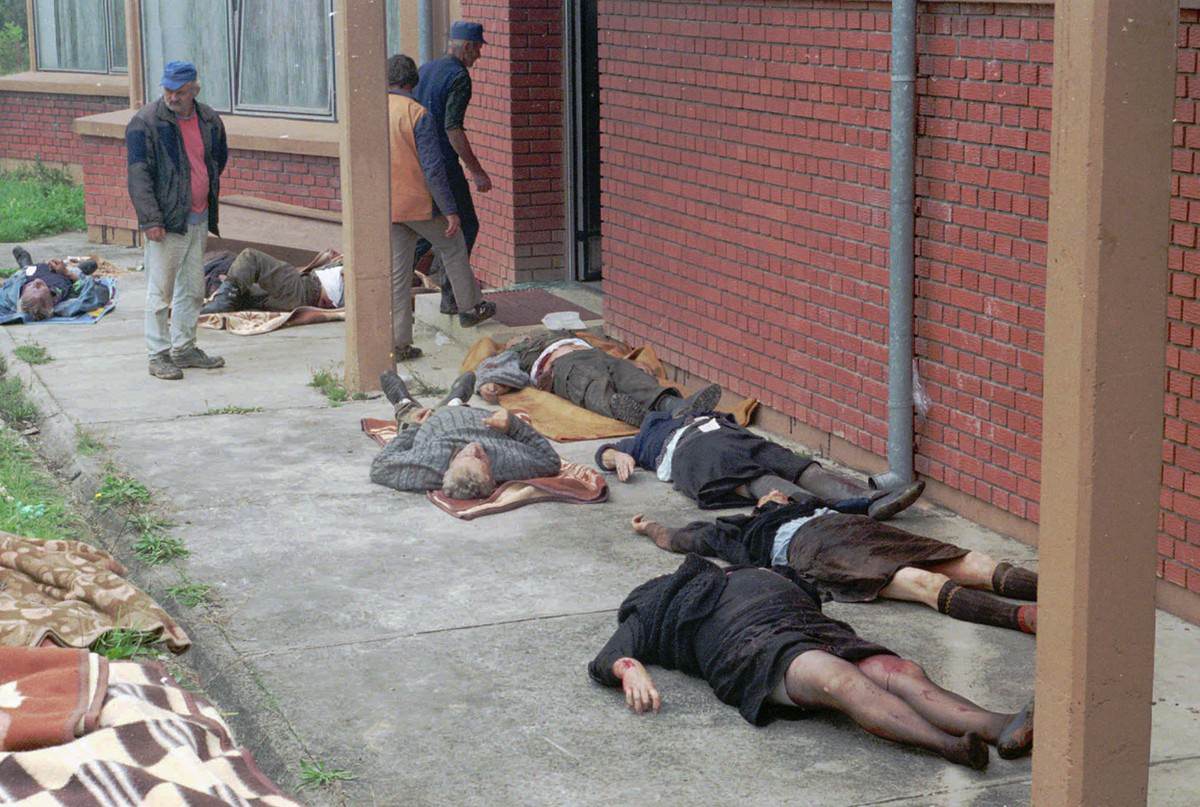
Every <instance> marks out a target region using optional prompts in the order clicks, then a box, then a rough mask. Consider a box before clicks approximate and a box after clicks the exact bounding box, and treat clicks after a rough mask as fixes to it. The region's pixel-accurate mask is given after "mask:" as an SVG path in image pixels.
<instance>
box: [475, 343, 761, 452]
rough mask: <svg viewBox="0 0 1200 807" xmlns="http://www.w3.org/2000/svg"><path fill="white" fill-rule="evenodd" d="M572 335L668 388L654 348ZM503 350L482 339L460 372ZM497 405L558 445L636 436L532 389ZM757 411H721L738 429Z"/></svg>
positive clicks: (744, 404)
mask: <svg viewBox="0 0 1200 807" xmlns="http://www.w3.org/2000/svg"><path fill="white" fill-rule="evenodd" d="M575 335H576V336H578V337H579V338H581V339H583V340H584V341H585V342H587V343H588V344H590V345H592V346H593V347H595V348H598V349H600V350H603V351H604V352H605V353H607V354H609V355H610V356H616V357H617V358H619V359H628V360H629V361H632V362H634V363H635V364H637V365H638V366H639V367H641V368H642V369H643V370H645V371H646V372H648V373H650V375H652V376H654V377H655V378H657V379H658V381H659V383H660V384H662V385H663V386H670V385H669V384H668V383H667V371H666V368H664V367H663V365H662V362H660V361H659V360H658V355H657V354H655V352H654V348H652V347H648V346H647V347H639V348H631V347H629V346H628V345H626V344H624V343H622V342H618V341H616V340H615V339H609V338H608V337H605V336H597V335H596V334H593V333H588V332H587V331H579V332H578V333H576V334H575ZM502 350H504V346H503V345H500V344H497V343H496V341H495V340H493V339H491V338H489V337H486V336H485V337H484V338H482V339H480V340H479V341H477V342H476V343H475V344H474V345H472V346H471V349H470V351H468V352H467V356H466V358H464V359H463V362H462V367H461V368H460V369H461V371H462V372H466V371H467V370H474V369H475V368H476V367H478V366H479V363H480V362H482V361H483V360H484V359H486V358H488V357H489V356H494V355H496V354H497V353H499V352H500V351H502ZM500 405H501V406H503V407H504V408H505V409H507V410H508V411H510V412H524V413H525V414H527V415H528V418H527V419H528V421H529V423H530V425H532V426H533V427H534V428H535V429H537V430H538V431H539V432H540V433H541V434H542V435H544V436H545V437H546V438H547V439H548V440H554V441H555V442H558V443H570V442H574V441H576V440H608V439H612V438H614V437H627V436H628V435H631V434H637V432H638V429H637V427H636V426H631V425H629V424H628V423H624V422H622V421H620V420H614V419H613V418H610V417H605V416H604V415H598V414H596V413H595V412H592V411H589V410H587V409H584V408H583V407H581V406H576V405H575V404H573V403H571V402H570V401H568V400H566V399H565V398H560V397H558V396H557V395H554V394H553V393H550V392H543V391H542V390H539V389H534V388H533V387H526V388H525V389H523V390H517V391H516V392H510V393H508V394H507V395H501V396H500ZM757 408H758V401H757V400H756V399H754V398H746V399H744V400H742V401H741V402H740V403H739V404H737V405H736V406H734V407H733V408H731V409H721V410H720V411H722V412H729V413H730V414H732V415H733V417H734V419H735V420H736V421H737V422H738V424H739V425H741V426H748V425H749V424H750V419H751V418H752V417H753V416H754V410H755V409H757Z"/></svg>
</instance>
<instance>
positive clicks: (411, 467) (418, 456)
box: [371, 406, 562, 491]
mask: <svg viewBox="0 0 1200 807" xmlns="http://www.w3.org/2000/svg"><path fill="white" fill-rule="evenodd" d="M490 414H492V413H491V412H489V411H486V410H483V409H472V408H471V407H469V406H447V407H444V408H442V409H439V410H437V411H436V412H434V413H433V414H432V415H430V416H429V419H428V420H426V421H425V422H424V423H422V424H421V425H420V426H414V427H411V428H408V429H404V430H403V431H401V432H400V433H399V434H398V435H396V439H395V440H392V442H390V443H388V444H387V445H386V446H385V447H384V449H383V451H381V452H379V455H378V456H376V457H375V461H374V462H372V463H371V481H372V482H374V483H376V484H378V485H386V486H388V487H389V488H395V489H396V490H412V491H423V490H437V489H438V488H440V487H441V486H442V475H443V474H445V473H446V469H447V468H449V467H450V460H451V458H452V457H453V456H454V455H455V453H457V451H458V450H459V449H460V448H462V447H463V446H465V445H467V443H476V442H477V443H479V444H481V445H482V446H483V448H484V450H485V451H487V454H488V457H489V458H490V459H491V461H492V476H493V477H495V479H496V481H497V482H509V481H512V480H514V479H533V478H535V477H539V476H552V475H553V474H556V473H558V469H559V466H560V465H561V463H562V460H561V459H560V458H559V456H558V454H557V453H556V452H555V451H554V448H553V446H551V445H550V443H549V442H548V441H547V440H546V438H545V437H542V435H540V434H538V433H537V432H536V431H534V429H533V428H532V427H531V426H529V424H527V423H525V422H524V421H522V420H521V419H519V418H517V417H516V416H512V417H509V419H508V433H507V434H503V433H501V432H498V431H496V430H495V429H493V428H490V427H488V426H485V425H483V421H484V420H486V419H487V417H488V416H489V415H490Z"/></svg>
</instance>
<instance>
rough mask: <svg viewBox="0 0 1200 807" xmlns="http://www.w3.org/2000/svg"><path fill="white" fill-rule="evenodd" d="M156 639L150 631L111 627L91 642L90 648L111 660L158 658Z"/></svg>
mask: <svg viewBox="0 0 1200 807" xmlns="http://www.w3.org/2000/svg"><path fill="white" fill-rule="evenodd" d="M157 641H158V639H157V637H156V636H155V635H154V634H153V633H152V632H150V631H144V630H133V629H131V628H113V629H112V630H110V631H108V632H107V633H105V634H104V635H102V636H101V637H100V638H99V639H97V640H96V641H94V642H92V646H91V650H92V652H94V653H99V654H100V655H102V656H104V657H106V658H108V659H110V660H111V661H122V660H124V659H136V658H158V656H159V655H160V651H159V650H157V649H156V648H155V647H154V645H155V643H156V642H157Z"/></svg>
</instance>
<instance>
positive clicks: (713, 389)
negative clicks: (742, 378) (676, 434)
mask: <svg viewBox="0 0 1200 807" xmlns="http://www.w3.org/2000/svg"><path fill="white" fill-rule="evenodd" d="M720 400H721V385H720V384H709V385H708V386H707V387H705V388H704V389H702V390H700V391H698V392H695V393H693V394H691V395H689V396H688V397H687V398H684V399H683V403H682V405H681V406H680V407H679V408H678V409H676V410H675V414H676V415H682V416H684V417H687V416H689V415H702V414H704V413H705V412H711V411H713V409H715V408H716V406H717V404H718V403H719V402H720Z"/></svg>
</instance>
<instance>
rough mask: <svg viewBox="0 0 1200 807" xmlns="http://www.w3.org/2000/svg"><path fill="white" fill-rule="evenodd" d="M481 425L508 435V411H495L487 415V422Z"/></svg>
mask: <svg viewBox="0 0 1200 807" xmlns="http://www.w3.org/2000/svg"><path fill="white" fill-rule="evenodd" d="M483 425H484V426H487V427H488V428H489V429H495V430H496V431H498V432H503V433H505V434H507V433H508V410H507V409H497V410H496V411H495V412H493V413H492V414H490V415H488V417H487V420H485V421H483Z"/></svg>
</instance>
